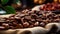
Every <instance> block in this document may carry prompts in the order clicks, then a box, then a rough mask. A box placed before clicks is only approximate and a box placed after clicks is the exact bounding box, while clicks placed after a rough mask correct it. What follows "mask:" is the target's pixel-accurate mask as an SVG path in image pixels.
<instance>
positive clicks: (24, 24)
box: [0, 9, 60, 30]
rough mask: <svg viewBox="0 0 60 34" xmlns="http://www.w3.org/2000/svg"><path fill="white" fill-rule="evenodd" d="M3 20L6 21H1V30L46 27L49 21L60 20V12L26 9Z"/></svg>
mask: <svg viewBox="0 0 60 34" xmlns="http://www.w3.org/2000/svg"><path fill="white" fill-rule="evenodd" d="M2 20H4V21H5V22H0V30H4V29H5V30H6V29H21V28H32V27H37V26H41V27H45V25H46V24H48V23H51V22H60V14H55V13H52V12H51V11H31V10H27V9H26V10H23V11H21V12H16V14H15V15H12V16H10V17H9V18H3V19H2Z"/></svg>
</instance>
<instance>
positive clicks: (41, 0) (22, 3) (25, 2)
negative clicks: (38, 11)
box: [12, 0, 60, 9]
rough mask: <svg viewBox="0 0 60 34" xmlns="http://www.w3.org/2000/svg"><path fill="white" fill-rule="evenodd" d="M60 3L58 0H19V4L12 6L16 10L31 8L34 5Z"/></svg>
mask: <svg viewBox="0 0 60 34" xmlns="http://www.w3.org/2000/svg"><path fill="white" fill-rule="evenodd" d="M53 2H54V3H60V0H19V3H17V4H12V6H13V7H14V8H16V9H21V8H22V9H26V8H32V7H34V6H36V5H41V4H46V3H53Z"/></svg>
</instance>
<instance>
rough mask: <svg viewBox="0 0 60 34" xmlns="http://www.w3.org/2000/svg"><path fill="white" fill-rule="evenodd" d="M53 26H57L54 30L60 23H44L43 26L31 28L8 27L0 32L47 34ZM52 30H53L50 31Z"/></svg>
mask: <svg viewBox="0 0 60 34" xmlns="http://www.w3.org/2000/svg"><path fill="white" fill-rule="evenodd" d="M53 27H57V28H58V29H55V30H56V32H58V31H59V30H60V23H49V24H47V25H46V27H45V28H43V27H33V28H26V29H9V30H3V31H0V34H47V33H48V32H50V31H51V29H52V28H53ZM52 32H53V31H52Z"/></svg>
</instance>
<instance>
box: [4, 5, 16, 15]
mask: <svg viewBox="0 0 60 34" xmlns="http://www.w3.org/2000/svg"><path fill="white" fill-rule="evenodd" d="M4 9H5V10H6V13H7V14H15V13H16V11H15V9H14V8H13V7H12V6H5V7H4Z"/></svg>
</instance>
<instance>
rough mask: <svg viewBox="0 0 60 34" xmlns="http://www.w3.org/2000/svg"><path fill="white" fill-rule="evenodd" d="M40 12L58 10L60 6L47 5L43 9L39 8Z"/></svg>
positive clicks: (55, 4)
mask: <svg viewBox="0 0 60 34" xmlns="http://www.w3.org/2000/svg"><path fill="white" fill-rule="evenodd" d="M40 10H44V11H54V10H60V4H59V3H47V4H44V6H43V7H40Z"/></svg>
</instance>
